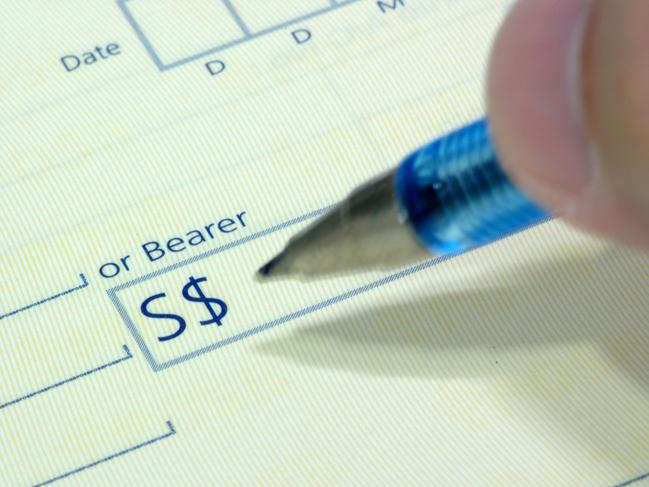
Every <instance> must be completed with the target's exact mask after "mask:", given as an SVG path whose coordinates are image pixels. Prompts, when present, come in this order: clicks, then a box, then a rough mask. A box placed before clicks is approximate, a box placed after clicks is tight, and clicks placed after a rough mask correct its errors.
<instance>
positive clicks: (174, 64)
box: [117, 0, 359, 71]
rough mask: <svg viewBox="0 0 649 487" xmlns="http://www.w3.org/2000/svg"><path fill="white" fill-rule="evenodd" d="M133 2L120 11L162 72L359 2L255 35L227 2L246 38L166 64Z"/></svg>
mask: <svg viewBox="0 0 649 487" xmlns="http://www.w3.org/2000/svg"><path fill="white" fill-rule="evenodd" d="M131 1H133V0H117V3H118V5H119V7H120V9H121V10H122V12H123V13H124V15H125V17H126V19H127V21H128V23H129V24H130V25H131V27H132V28H133V30H134V31H135V34H136V35H137V37H138V38H139V39H140V41H141V42H142V44H143V45H144V48H145V49H146V51H147V52H148V54H149V56H150V57H151V59H152V60H153V62H154V63H155V65H156V66H157V68H158V69H159V70H160V71H167V70H169V69H173V68H177V67H178V66H182V65H183V64H187V63H190V62H192V61H195V60H197V59H200V58H202V57H205V56H208V55H210V54H216V53H217V52H220V51H223V50H225V49H229V48H231V47H234V46H237V45H239V44H243V43H244V42H248V41H251V40H253V39H258V38H259V37H263V36H266V35H268V34H272V33H273V32H278V31H281V30H283V29H286V28H287V27H290V26H291V25H294V24H297V23H299V22H304V21H306V20H309V19H312V18H315V17H319V16H321V15H324V14H327V13H329V12H333V11H335V10H337V9H339V8H342V7H346V6H347V5H351V4H353V3H356V2H358V1H359V0H347V1H345V2H333V1H330V5H329V6H327V7H325V8H321V9H318V10H315V11H313V12H311V13H309V14H306V15H302V16H300V17H296V18H293V19H291V20H288V21H286V22H282V23H279V24H277V25H274V26H273V27H270V28H268V29H264V30H261V31H259V32H254V33H252V32H250V31H249V29H248V27H247V26H246V25H245V24H244V23H243V20H242V19H241V18H240V17H239V15H238V13H237V12H236V10H235V9H234V8H231V9H230V7H231V6H230V2H229V1H226V2H225V3H226V6H227V7H228V9H229V10H230V13H231V14H232V15H233V16H234V17H235V21H237V24H238V25H239V27H240V28H241V30H242V32H243V34H244V37H243V38H241V39H235V40H232V41H230V42H227V43H225V44H221V45H219V46H216V47H214V48H212V49H208V50H206V51H203V52H199V53H197V54H193V55H190V56H187V57H185V58H182V59H178V60H176V61H173V62H170V63H166V64H165V63H164V62H163V61H162V60H161V59H160V56H159V55H158V53H157V52H156V50H155V48H154V47H153V45H152V44H151V41H150V40H149V39H148V38H147V36H146V35H145V33H144V31H143V29H142V27H141V26H140V25H139V24H138V22H137V20H135V18H134V17H133V15H132V14H131V12H130V11H129V7H128V2H131Z"/></svg>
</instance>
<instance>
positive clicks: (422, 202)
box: [396, 120, 549, 255]
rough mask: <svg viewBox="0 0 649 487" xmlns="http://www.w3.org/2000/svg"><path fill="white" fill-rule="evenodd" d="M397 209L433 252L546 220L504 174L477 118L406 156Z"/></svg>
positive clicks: (398, 181)
mask: <svg viewBox="0 0 649 487" xmlns="http://www.w3.org/2000/svg"><path fill="white" fill-rule="evenodd" d="M396 193H397V196H398V198H399V199H400V202H401V206H402V210H403V211H404V213H405V214H406V215H407V217H408V218H409V219H410V221H411V222H412V225H413V226H414V228H415V230H416V232H417V234H418V236H419V238H420V240H421V241H422V243H423V244H424V245H425V246H426V247H427V248H428V249H429V250H430V251H431V252H433V253H435V254H440V255H443V254H448V253H457V252H462V251H464V250H467V249H469V248H472V247H476V246H479V245H483V244H486V243H488V242H492V241H494V240H497V239H499V238H502V237H504V236H506V235H508V234H511V233H514V232H516V231H518V230H521V229H523V228H526V227H529V226H531V225H534V224H536V223H538V222H540V221H541V220H543V219H545V218H547V217H548V216H549V215H548V213H547V212H546V211H545V210H543V209H541V208H539V207H538V206H537V205H536V204H535V203H534V202H532V201H531V200H530V199H529V198H528V197H527V196H526V195H525V194H524V193H522V192H521V190H519V189H518V188H517V187H516V186H514V184H513V183H512V182H511V180H510V179H509V178H508V177H507V175H506V174H505V172H504V171H503V169H502V167H501V165H500V162H499V161H498V157H497V155H496V152H495V149H494V146H493V144H492V142H491V138H490V135H489V127H488V124H487V122H486V120H480V121H478V122H475V123H473V124H471V125H468V126H466V127H464V128H462V129H460V130H458V131H456V132H453V133H451V134H449V135H447V136H445V137H442V138H440V139H438V140H436V141H435V142H433V143H431V144H429V145H427V146H425V147H423V148H422V149H420V150H418V151H416V152H414V153H413V154H411V155H410V156H408V157H407V158H406V159H405V160H404V161H403V163H402V164H401V166H400V167H399V169H398V170H397V175H396Z"/></svg>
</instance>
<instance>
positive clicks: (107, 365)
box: [0, 345, 133, 410]
mask: <svg viewBox="0 0 649 487" xmlns="http://www.w3.org/2000/svg"><path fill="white" fill-rule="evenodd" d="M122 348H123V349H124V352H126V355H125V356H124V357H120V358H118V359H116V360H113V361H111V362H108V363H106V364H104V365H100V366H99V367H95V368H94V369H90V370H87V371H85V372H82V373H80V374H77V375H74V376H72V377H69V378H67V379H64V380H62V381H59V382H56V383H54V384H51V385H49V386H47V387H44V388H42V389H39V390H37V391H34V392H30V393H29V394H26V395H24V396H22V397H19V398H17V399H14V400H12V401H9V402H6V403H4V404H0V410H1V409H4V408H7V407H9V406H13V405H15V404H18V403H19V402H22V401H25V400H26V399H31V398H32V397H34V396H38V395H40V394H43V393H44V392H48V391H51V390H52V389H56V388H57V387H61V386H63V385H65V384H69V383H70V382H74V381H75V380H78V379H82V378H83V377H87V376H89V375H91V374H94V373H95V372H99V371H100V370H104V369H107V368H108V367H112V366H114V365H117V364H119V363H121V362H124V361H126V360H129V359H131V358H133V355H131V351H130V350H129V349H128V347H127V346H126V345H123V346H122Z"/></svg>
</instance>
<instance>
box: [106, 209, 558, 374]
mask: <svg viewBox="0 0 649 487" xmlns="http://www.w3.org/2000/svg"><path fill="white" fill-rule="evenodd" d="M334 206H335V205H330V206H326V207H324V208H320V209H317V210H314V211H311V212H309V213H305V214H303V215H301V216H298V217H297V218H293V219H291V220H287V221H284V222H282V223H279V224H277V225H273V226H271V227H268V228H266V229H264V230H260V231H258V232H256V233H253V234H251V235H248V236H246V237H243V238H241V239H238V240H235V241H233V242H230V243H227V244H225V245H222V246H220V247H217V248H214V249H211V250H208V251H206V252H203V253H202V254H198V255H195V256H193V257H190V258H188V259H185V260H183V261H180V262H177V263H175V264H171V265H169V266H167V267H164V268H162V269H159V270H157V271H155V272H152V273H150V274H147V275H145V276H142V277H139V278H137V279H133V280H132V281H129V282H126V283H124V284H120V285H118V286H115V287H113V288H111V289H108V290H107V293H108V296H109V297H110V299H111V301H112V302H113V304H114V306H115V308H116V309H117V311H118V313H119V314H120V316H121V317H122V319H123V320H124V322H125V323H126V327H127V328H128V330H129V331H130V332H131V334H132V335H133V337H134V339H135V341H136V343H137V344H138V347H140V350H141V351H142V353H143V354H144V357H145V358H146V360H147V362H149V365H150V366H151V368H152V369H153V370H154V371H155V372H158V371H161V370H164V369H166V368H169V367H172V366H174V365H177V364H179V363H182V362H185V361H187V360H191V359H193V358H196V357H198V356H199V355H202V354H204V353H208V352H212V351H214V350H217V349H219V348H222V347H225V346H227V345H231V344H232V343H235V342H237V341H240V340H243V339H245V338H248V337H250V336H252V335H255V334H257V333H261V332H262V331H266V330H268V329H270V328H273V327H276V326H279V325H282V324H284V323H287V322H289V321H292V320H295V319H298V318H301V317H303V316H306V315H308V314H311V313H314V312H316V311H319V310H321V309H324V308H327V307H329V306H331V305H333V304H337V303H340V302H341V301H345V300H347V299H350V298H353V297H355V296H358V295H359V294H363V293H365V292H367V291H370V290H372V289H375V288H377V287H379V286H383V285H385V284H388V283H391V282H394V281H396V280H399V279H402V278H404V277H407V276H410V275H412V274H415V273H417V272H420V271H423V270H425V269H429V268H431V267H433V266H436V265H438V264H441V263H442V262H445V261H447V260H450V259H452V258H454V257H457V256H458V255H460V254H452V255H445V256H441V257H435V258H433V259H430V260H427V261H424V262H422V263H419V264H416V265H414V266H411V267H408V268H406V269H403V270H401V271H399V272H396V273H393V274H390V275H388V276H385V277H383V278H380V279H377V280H375V281H372V282H370V283H367V284H364V285H362V286H360V287H357V288H355V289H352V290H351V291H346V292H344V293H341V294H338V295H336V296H333V297H331V298H328V299H325V300H323V301H320V302H318V303H315V304H313V305H310V306H307V307H304V308H302V309H300V310H297V311H293V312H291V313H288V314H286V315H283V316H280V317H279V318H275V319H273V320H271V321H268V322H266V323H264V324H262V325H258V326H254V327H251V328H249V329H247V330H245V331H243V332H241V333H238V334H236V335H232V336H230V337H228V338H226V339H224V340H220V341H218V342H215V343H212V344H210V345H207V346H206V347H203V348H200V349H198V350H194V351H192V352H189V353H187V354H184V355H181V356H179V357H176V358H174V359H171V360H168V361H166V362H162V363H159V362H158V361H157V360H156V359H155V357H154V355H153V353H152V352H151V350H150V349H149V347H148V346H147V345H146V342H145V340H144V339H143V337H142V335H141V334H140V332H139V330H138V328H137V326H136V325H135V323H134V322H133V320H132V319H131V318H130V316H129V315H128V312H127V311H126V309H125V308H124V306H123V305H122V303H121V301H120V299H119V295H118V293H119V292H120V291H122V290H124V289H127V288H130V287H132V286H136V285H138V284H141V283H142V282H144V281H148V280H150V279H153V278H156V277H159V276H161V275H163V274H166V273H167V272H171V271H174V270H176V269H178V268H181V267H184V266H186V265H189V264H193V263H195V262H197V261H199V260H202V259H205V258H208V257H211V256H213V255H215V254H218V253H221V252H225V251H227V250H230V249H232V248H235V247H238V246H240V245H243V244H246V243H248V242H251V241H253V240H256V239H258V238H261V237H265V236H267V235H269V234H271V233H274V232H277V231H279V230H282V229H285V228H287V227H290V226H293V225H296V224H298V223H302V222H305V221H308V220H310V219H313V218H315V217H317V216H320V215H323V214H324V213H326V212H328V211H329V210H331V209H332V208H333V207H334ZM551 220H552V217H549V218H547V219H544V220H542V221H540V222H537V223H535V224H533V225H531V226H530V227H526V228H523V229H520V230H517V231H515V232H513V233H511V234H508V235H505V236H503V237H501V239H500V240H502V239H505V238H507V237H510V236H511V235H513V234H516V233H519V232H521V231H524V230H527V229H528V228H531V227H534V226H537V225H540V224H543V223H547V222H549V221H551ZM477 248H478V247H474V248H472V249H470V250H468V251H467V252H470V251H472V250H476V249H477Z"/></svg>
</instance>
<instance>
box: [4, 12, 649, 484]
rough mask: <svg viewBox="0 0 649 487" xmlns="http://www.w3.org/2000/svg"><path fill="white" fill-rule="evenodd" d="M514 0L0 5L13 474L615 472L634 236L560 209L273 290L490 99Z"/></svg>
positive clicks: (130, 480)
mask: <svg viewBox="0 0 649 487" xmlns="http://www.w3.org/2000/svg"><path fill="white" fill-rule="evenodd" d="M509 7H510V2H503V1H481V2H478V1H469V0H466V1H463V0H436V1H433V0H380V1H374V0H356V1H354V0H346V1H343V0H296V1H291V2H287V1H280V0H272V1H271V0H229V1H226V0H223V1H221V0H191V1H188V0H101V1H100V0H66V1H64V2H60V1H58V2H55V1H53V0H46V1H42V0H39V1H36V0H23V1H20V2H8V1H4V2H3V4H2V16H3V26H2V29H1V30H2V32H3V33H2V39H3V42H2V46H1V47H0V61H1V64H2V72H1V73H0V94H1V96H0V158H1V159H0V161H1V162H0V209H1V210H2V229H3V231H2V237H1V239H0V484H1V485H8V486H13V485H43V484H51V483H57V484H61V485H249V484H252V485H289V484H298V485H304V484H308V485H526V486H527V485H543V486H548V485H618V484H621V483H624V482H630V481H639V479H640V478H641V477H642V476H643V475H645V474H646V473H647V472H649V421H647V418H648V417H649V376H648V374H647V363H649V355H648V354H649V343H648V338H647V336H648V333H647V316H649V309H648V289H647V282H648V281H649V279H648V276H649V260H648V259H647V257H646V256H642V255H640V254H638V253H634V252H632V251H630V250H626V249H623V248H621V247H618V246H616V245H613V244H610V243H608V242H605V241H603V240H600V239H597V238H594V237H592V236H588V235H586V234H583V233H581V232H579V231H576V230H575V229H573V228H571V227H569V226H568V225H566V224H565V223H563V222H562V221H560V220H553V221H550V222H546V223H544V224H542V225H539V226H537V227H535V228H532V229H530V230H528V231H525V232H522V233H519V234H517V235H514V236H511V237H509V238H506V239H504V240H502V241H500V242H497V243H495V244H493V245H491V246H488V247H485V248H481V249H477V250H474V251H472V252H468V253H466V254H464V255H460V256H457V257H455V258H452V259H448V260H445V261H433V260H431V261H428V262H423V263H421V264H418V265H416V266H413V267H409V268H404V269H398V270H395V271H394V272H391V273H386V272H368V273H364V274H359V275H352V276H341V277H335V278H332V279H326V280H323V281H316V282H313V283H296V282H291V281H286V282H282V281H280V282H276V283H271V284H267V285H263V286H262V285H259V284H257V283H255V282H254V281H253V279H252V276H253V273H254V271H255V270H256V269H257V268H258V267H259V266H260V265H261V264H262V263H263V262H264V261H265V260H267V259H268V258H269V257H271V256H272V255H273V254H274V253H275V252H277V251H278V250H279V249H280V248H281V247H282V245H283V243H284V242H285V241H286V239H287V238H289V237H290V236H291V235H292V234H293V233H294V232H295V231H297V230H299V229H300V228H302V227H303V226H305V225H308V224H309V222H312V221H313V220H314V218H316V217H317V216H318V215H321V214H322V213H323V212H324V211H326V210H327V208H329V207H331V205H333V204H335V203H336V202H337V201H339V200H340V199H341V198H343V197H344V196H345V195H346V194H347V193H348V192H349V191H350V190H351V188H352V187H353V186H355V185H356V184H358V183H361V182H363V181H364V180H365V179H367V178H369V177H371V176H373V175H375V174H378V173H380V172H381V171H384V170H386V169H388V168H390V167H391V166H393V165H394V164H395V163H396V162H397V161H398V160H400V159H401V158H402V157H403V156H405V155H406V154H407V153H408V152H409V151H411V150H413V149H415V148H417V147H418V146H420V145H422V144H423V143H425V142H427V141H428V140H430V139H432V138H433V137H435V136H437V135H441V134H443V133H444V132H446V131H448V130H451V129H452V128H454V127H457V126H459V125H461V124H463V123H466V122H468V121H470V120H472V119H474V118H476V117H478V116H480V115H481V114H483V113H484V100H483V89H484V79H485V70H486V60H487V56H488V52H489V46H490V44H491V43H492V41H493V38H494V35H495V33H496V31H497V28H498V25H499V23H500V22H501V21H502V19H503V17H504V15H505V14H506V12H507V9H508V8H509Z"/></svg>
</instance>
